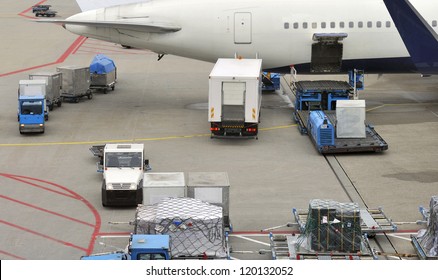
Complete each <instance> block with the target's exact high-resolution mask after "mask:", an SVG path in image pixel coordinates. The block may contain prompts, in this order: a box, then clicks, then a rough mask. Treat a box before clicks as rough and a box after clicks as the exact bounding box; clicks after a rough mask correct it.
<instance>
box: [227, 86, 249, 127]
mask: <svg viewBox="0 0 438 280" xmlns="http://www.w3.org/2000/svg"><path fill="white" fill-rule="evenodd" d="M245 91H246V83H245V82H240V83H235V82H223V83H222V123H223V124H224V125H226V126H228V125H232V126H240V125H243V123H244V122H245Z"/></svg>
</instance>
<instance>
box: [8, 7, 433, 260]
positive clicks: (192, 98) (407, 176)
mask: <svg viewBox="0 0 438 280" xmlns="http://www.w3.org/2000/svg"><path fill="white" fill-rule="evenodd" d="M7 2H8V5H4V9H2V12H1V13H0V20H1V22H2V28H1V29H0V35H1V37H2V38H4V39H3V40H1V41H0V50H1V52H2V54H1V55H2V57H3V59H2V63H1V64H0V94H1V96H2V102H0V131H1V134H0V135H1V136H0V137H1V138H0V166H1V169H0V203H1V204H0V205H1V208H2V211H1V214H0V235H1V236H2V238H1V239H0V259H30V260H40V259H41V260H49V259H51V260H58V259H60V260H74V259H79V258H80V257H81V256H83V255H86V254H90V253H98V252H106V251H112V250H114V248H124V246H125V245H126V244H127V236H128V235H129V233H130V232H132V230H133V229H132V226H131V225H129V224H128V223H127V222H129V221H132V220H133V219H134V214H135V208H111V207H109V208H104V207H102V205H101V197H100V186H101V183H102V176H101V174H99V173H97V172H96V158H95V157H93V155H92V154H91V153H90V151H89V150H88V149H89V147H90V146H92V145H95V144H105V143H109V142H112V143H116V142H136V143H144V144H145V147H146V154H147V157H148V158H149V160H150V164H151V166H152V171H154V172H185V173H186V174H187V173H188V172H209V171H212V172H216V171H217V172H227V173H228V175H229V179H230V184H231V188H230V217H231V221H232V223H233V227H234V233H233V234H232V236H231V237H230V243H231V245H232V248H233V251H234V253H233V254H232V256H233V258H236V259H269V258H270V256H269V254H264V255H263V254H259V250H261V249H265V250H266V249H269V241H268V238H267V232H261V230H262V229H267V228H270V227H276V226H279V225H284V224H286V223H290V222H294V219H293V216H292V208H298V209H307V207H308V204H309V201H310V200H311V199H315V198H321V199H333V200H336V201H340V202H350V201H351V199H353V200H354V201H355V202H358V203H359V204H360V205H362V206H364V207H368V208H378V207H383V209H384V211H385V213H386V215H387V216H388V217H390V218H392V220H393V221H395V222H400V224H399V226H398V231H397V232H395V233H391V234H379V235H377V236H376V237H375V238H374V239H372V240H371V245H372V246H374V247H375V248H376V250H378V251H381V252H383V255H382V256H379V258H381V259H387V258H389V259H400V258H405V257H400V255H402V254H408V255H409V254H415V251H414V248H413V246H412V245H411V243H410V238H409V236H410V235H411V234H415V233H416V232H417V231H418V230H419V229H421V228H422V226H421V225H417V224H415V221H417V220H419V219H421V216H420V213H419V211H418V207H419V206H420V205H423V206H428V205H429V200H430V198H431V196H433V195H437V194H438V142H437V141H436V139H437V137H438V80H437V79H435V78H434V77H430V78H421V77H420V76H419V75H418V74H405V75H382V76H377V75H366V77H365V87H366V89H365V90H364V91H362V92H360V98H361V99H362V98H363V99H365V100H366V104H367V117H366V118H367V122H369V123H372V124H374V126H375V129H376V131H377V132H378V133H379V134H380V135H381V136H382V137H383V138H384V139H385V141H386V142H387V143H388V145H389V149H388V150H387V151H385V152H382V153H365V154H343V155H336V156H330V157H328V158H327V157H324V156H321V155H320V154H319V153H318V152H317V151H316V149H315V147H314V146H313V144H312V143H311V141H310V140H309V137H307V136H304V135H301V134H300V132H299V131H298V129H297V128H296V124H295V123H294V121H293V120H292V110H293V109H292V107H291V103H290V98H289V96H290V94H289V89H288V88H287V87H283V89H282V90H281V91H279V92H270V93H265V94H264V95H263V102H262V113H261V116H262V118H261V124H260V126H261V131H260V133H259V139H258V140H236V139H210V134H209V123H208V120H207V113H208V112H207V102H208V100H207V98H208V76H209V73H210V71H211V70H212V68H213V64H212V63H206V62H201V61H195V60H189V59H185V58H180V57H175V56H171V55H166V56H165V57H164V58H163V59H162V60H160V61H157V55H156V54H154V53H152V52H150V51H147V50H136V49H124V48H122V47H121V46H119V45H115V44H112V43H105V42H100V41H96V40H92V39H85V38H82V37H78V36H76V35H74V34H71V33H69V32H68V31H66V30H64V29H63V28H61V27H60V26H56V25H51V24H37V23H35V22H33V21H32V20H31V19H33V18H34V17H33V15H32V13H31V11H29V8H30V7H31V6H32V5H35V4H36V3H35V2H34V1H30V0H26V1H19V2H16V1H7ZM42 2H43V3H46V4H51V5H52V6H53V9H55V10H56V11H58V15H57V17H56V18H65V17H67V16H69V15H72V14H75V13H77V12H79V8H78V7H77V5H76V2H75V1H73V0H68V1H61V0H51V1H42ZM98 53H104V54H106V55H108V56H109V57H111V58H112V59H113V60H114V61H115V63H116V66H117V70H118V78H117V84H116V88H115V90H114V92H112V91H110V92H109V93H108V94H103V93H95V94H94V95H93V98H92V99H87V98H82V99H81V100H80V102H79V103H68V102H64V103H63V104H62V107H60V108H58V107H55V109H54V110H53V111H51V112H50V116H49V118H50V119H49V121H48V122H47V123H46V132H45V133H44V134H41V135H20V133H19V132H18V123H17V115H16V114H17V88H18V82H19V80H22V79H28V75H29V74H32V73H36V72H39V71H55V69H56V67H58V66H65V65H79V66H89V64H90V62H91V60H92V59H93V57H94V56H95V55H96V54H98ZM299 78H300V79H302V80H306V79H314V80H316V79H328V78H329V77H327V76H324V77H315V76H308V77H307V76H299ZM333 78H334V79H344V78H345V77H343V76H336V77H333ZM286 79H288V77H286ZM286 84H287V82H286V80H283V85H286ZM334 163H335V164H334ZM335 165H336V166H335ZM339 170H341V172H340V171H339ZM110 222H112V223H110ZM114 222H116V223H114ZM273 231H274V232H277V233H293V232H297V228H288V227H283V228H282V227H278V228H276V229H275V230H273ZM407 259H416V258H415V257H408V258H407Z"/></svg>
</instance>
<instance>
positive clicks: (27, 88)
mask: <svg viewBox="0 0 438 280" xmlns="http://www.w3.org/2000/svg"><path fill="white" fill-rule="evenodd" d="M46 90H47V88H46V81H45V80H41V79H39V80H20V81H19V86H18V98H19V99H20V97H22V96H28V97H35V96H37V97H38V98H40V96H43V97H44V102H43V108H44V111H43V113H44V120H46V121H48V120H49V106H48V105H47V92H46ZM19 115H20V110H18V120H20V117H19Z"/></svg>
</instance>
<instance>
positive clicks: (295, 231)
mask: <svg viewBox="0 0 438 280" xmlns="http://www.w3.org/2000/svg"><path fill="white" fill-rule="evenodd" d="M270 232H272V233H274V234H300V231H298V230H294V231H281V230H278V231H276V230H273V231H233V232H231V235H252V234H266V235H269V233H270Z"/></svg>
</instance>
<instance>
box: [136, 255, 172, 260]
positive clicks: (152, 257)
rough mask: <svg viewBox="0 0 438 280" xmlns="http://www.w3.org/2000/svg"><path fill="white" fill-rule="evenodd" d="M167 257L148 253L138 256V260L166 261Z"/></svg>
mask: <svg viewBox="0 0 438 280" xmlns="http://www.w3.org/2000/svg"><path fill="white" fill-rule="evenodd" d="M165 259H166V256H165V255H164V254H162V253H147V254H138V255H137V260H147V261H149V260H165Z"/></svg>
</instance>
